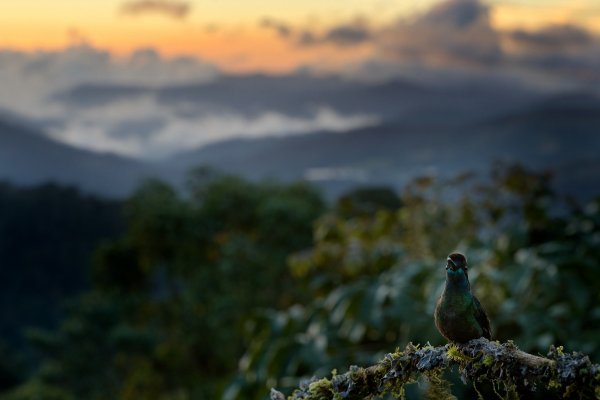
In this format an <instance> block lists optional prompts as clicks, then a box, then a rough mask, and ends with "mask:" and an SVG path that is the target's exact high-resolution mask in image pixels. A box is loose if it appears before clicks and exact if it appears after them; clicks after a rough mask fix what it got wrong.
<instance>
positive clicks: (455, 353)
mask: <svg viewBox="0 0 600 400" xmlns="http://www.w3.org/2000/svg"><path fill="white" fill-rule="evenodd" d="M446 357H448V360H451V361H454V362H457V363H459V364H463V363H467V362H471V361H473V359H472V358H471V357H469V356H467V355H465V354H463V353H462V352H461V351H460V349H459V348H458V346H456V345H455V344H452V345H450V347H448V351H446Z"/></svg>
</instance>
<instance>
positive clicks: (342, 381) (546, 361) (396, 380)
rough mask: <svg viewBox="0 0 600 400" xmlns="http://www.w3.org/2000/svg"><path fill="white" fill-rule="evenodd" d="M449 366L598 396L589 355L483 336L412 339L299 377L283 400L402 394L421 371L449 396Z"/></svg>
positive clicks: (598, 369)
mask: <svg viewBox="0 0 600 400" xmlns="http://www.w3.org/2000/svg"><path fill="white" fill-rule="evenodd" d="M453 365H458V367H459V371H460V374H461V379H462V380H463V382H465V383H467V382H479V381H484V380H489V381H492V382H500V383H502V384H503V385H504V387H505V388H506V390H507V392H510V393H512V394H514V395H515V396H516V397H518V393H524V392H527V391H535V390H536V388H538V387H545V388H548V389H551V390H555V391H556V393H557V394H559V395H562V396H565V397H570V396H575V397H577V398H591V399H593V398H597V399H600V365H598V364H592V363H591V361H590V359H589V358H588V356H586V355H584V354H580V353H572V354H566V353H564V352H563V351H562V348H561V347H559V348H555V347H554V346H553V347H551V348H550V352H549V353H548V357H547V358H546V357H539V356H535V355H532V354H529V353H525V352H523V351H521V350H519V349H518V348H517V347H516V346H515V345H514V344H513V343H512V342H510V341H509V342H507V343H502V344H501V343H499V342H492V341H489V340H487V339H485V338H480V339H474V340H471V341H470V342H469V343H466V344H463V345H455V344H447V345H445V346H439V347H433V346H425V347H419V346H415V345H413V344H412V343H411V344H409V345H408V346H407V347H406V348H405V349H404V350H403V351H396V352H395V353H390V354H387V355H386V356H385V358H384V359H383V360H381V361H380V362H379V363H377V364H375V365H373V366H370V367H367V368H359V367H356V366H352V367H350V370H349V371H348V372H346V373H345V374H343V375H334V376H333V377H332V378H331V379H327V378H323V379H316V378H313V379H312V380H309V381H306V382H303V383H302V384H301V385H300V387H299V388H298V389H296V390H294V392H293V393H292V394H291V395H290V396H289V397H288V398H287V399H288V400H299V399H303V400H329V399H331V400H333V399H335V400H339V399H348V400H353V399H356V400H359V399H373V398H377V397H379V396H382V395H384V394H387V393H391V394H393V395H394V396H397V397H402V396H403V394H404V385H406V384H409V383H414V382H416V381H417V379H418V378H419V377H420V376H425V377H426V378H427V379H428V380H429V382H430V385H431V386H432V387H433V388H434V390H438V391H440V390H441V391H445V392H446V393H447V397H448V398H453V397H452V395H451V394H450V392H449V389H448V387H447V386H445V383H444V381H443V380H442V379H441V373H442V372H443V370H444V369H446V368H448V367H451V366H453ZM438 397H439V396H438ZM271 399H272V400H285V396H284V395H283V394H282V393H281V392H278V391H277V390H275V389H272V390H271Z"/></svg>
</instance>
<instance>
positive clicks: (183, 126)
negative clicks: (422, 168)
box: [51, 96, 379, 159]
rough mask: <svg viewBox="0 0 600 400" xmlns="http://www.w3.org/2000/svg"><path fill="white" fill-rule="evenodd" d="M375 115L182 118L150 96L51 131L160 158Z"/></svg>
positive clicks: (338, 128) (372, 120) (365, 121)
mask: <svg viewBox="0 0 600 400" xmlns="http://www.w3.org/2000/svg"><path fill="white" fill-rule="evenodd" d="M378 121H379V120H378V118H377V117H376V116H372V115H367V114H359V115H348V116H345V115H342V114H339V113H337V112H335V111H333V110H331V109H328V108H324V107H322V108H319V109H318V110H316V111H315V112H314V113H313V114H312V115H310V116H307V117H295V116H289V115H285V114H282V113H279V112H272V111H268V110H266V111H264V112H262V113H260V114H258V115H256V116H244V115H241V114H238V113H235V111H233V110H222V111H221V112H211V113H202V112H198V113H197V114H195V115H190V116H188V117H187V118H182V117H180V116H179V115H178V113H177V110H176V109H172V108H169V107H165V106H164V105H163V104H160V103H158V102H157V101H156V99H155V98H154V97H152V96H143V97H139V98H136V99H133V100H132V99H130V100H123V101H115V102H112V103H109V104H107V105H105V106H102V107H95V108H92V109H85V110H79V111H78V112H77V113H76V114H74V115H72V116H71V117H70V118H68V119H67V120H65V123H64V124H63V125H62V126H58V127H56V129H53V130H52V131H51V135H52V137H54V138H55V139H57V140H59V141H61V142H65V143H69V144H71V145H74V146H78V147H85V148H89V149H92V150H96V151H108V152H113V153H118V154H123V155H127V156H133V157H139V158H150V159H159V158H164V157H168V156H171V155H173V154H176V153H177V152H181V151H184V150H192V149H195V148H197V147H200V146H202V145H205V144H208V143H211V142H215V141H220V140H226V139H232V138H253V137H264V136H286V135H293V134H301V133H307V132H314V131H321V130H326V131H331V132H343V131H347V130H351V129H356V128H361V127H365V126H370V125H374V124H376V123H378Z"/></svg>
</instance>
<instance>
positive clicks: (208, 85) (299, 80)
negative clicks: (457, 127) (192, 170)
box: [52, 73, 536, 120]
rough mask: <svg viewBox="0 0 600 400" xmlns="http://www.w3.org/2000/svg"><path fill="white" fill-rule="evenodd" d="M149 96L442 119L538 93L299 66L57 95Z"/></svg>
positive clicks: (83, 102) (214, 107) (191, 109)
mask: <svg viewBox="0 0 600 400" xmlns="http://www.w3.org/2000/svg"><path fill="white" fill-rule="evenodd" d="M143 96H147V97H151V98H153V99H154V100H155V101H156V102H157V103H158V104H160V105H162V106H164V107H170V108H174V109H176V110H177V115H178V117H180V118H189V117H193V116H197V115H198V114H205V113H214V112H224V111H226V112H231V113H234V114H236V115H244V116H256V115H259V114H261V113H265V112H277V113H281V114H284V115H289V116H296V117H302V116H311V115H313V114H314V111H315V109H317V108H320V107H327V108H329V109H332V110H335V111H337V112H338V113H341V114H344V115H347V114H357V113H359V114H373V115H377V116H380V117H381V118H382V119H395V118H400V117H403V118H406V117H408V116H411V115H414V114H419V115H421V114H422V113H424V112H425V113H429V114H430V115H432V116H435V117H436V118H437V119H448V118H449V119H451V120H452V119H459V118H462V119H463V120H464V118H468V117H470V116H471V117H473V116H476V115H481V116H489V115H490V114H496V113H498V112H501V111H502V110H510V109H514V108H517V107H519V106H522V105H523V104H526V103H527V102H529V101H531V99H532V97H536V95H534V94H533V93H532V92H531V91H525V90H521V89H519V88H515V87H510V88H507V87H504V86H499V85H492V84H489V85H487V86H484V85H479V86H474V85H472V86H469V87H466V88H463V87H458V88H452V87H445V88H443V87H433V86H427V85H424V84H420V83H416V82H412V81H409V80H405V79H394V80H391V81H388V82H382V83H372V82H356V81H351V80H346V79H343V78H341V77H339V76H314V75H308V74H302V73H297V74H291V75H281V76H277V75H262V74H249V75H222V76H220V77H218V78H217V79H216V80H214V81H211V82H202V83H198V84H193V83H192V84H187V85H178V86H166V87H159V88H151V87H139V86H138V87H136V86H119V85H99V84H96V85H90V84H88V85H81V86H77V87H74V88H71V89H69V90H67V91H64V92H61V93H57V94H56V95H55V96H54V97H53V98H52V100H53V101H57V102H60V103H61V104H63V105H64V106H66V107H72V108H74V109H78V108H90V107H101V106H104V105H107V104H110V103H111V102H116V101H124V100H127V101H134V100H135V99H136V98H139V97H143ZM457 99H458V100H459V101H457ZM474 111H476V112H474Z"/></svg>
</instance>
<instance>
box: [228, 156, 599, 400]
mask: <svg viewBox="0 0 600 400" xmlns="http://www.w3.org/2000/svg"><path fill="white" fill-rule="evenodd" d="M491 178H492V179H491V180H490V181H489V183H487V184H481V183H477V182H472V181H471V179H470V177H468V176H463V177H459V178H457V179H454V180H448V181H443V180H441V181H440V180H435V179H433V178H423V179H419V180H416V181H415V182H413V184H412V185H410V186H409V187H407V188H406V189H405V191H404V192H403V193H402V194H401V201H402V204H403V206H402V207H401V208H399V209H397V210H393V211H392V210H385V209H382V210H379V211H377V212H374V213H371V214H370V215H364V214H362V215H358V216H356V217H354V218H350V219H348V218H345V217H343V216H340V215H339V214H330V215H327V216H325V217H323V218H321V219H320V220H319V221H318V223H317V225H316V227H315V234H314V237H315V239H314V241H315V243H314V245H313V248H312V250H310V251H308V252H303V253H300V254H297V255H295V256H294V257H292V259H291V263H290V265H291V268H292V271H293V272H294V273H295V276H296V277H297V279H299V280H300V281H301V282H303V285H304V287H305V290H306V291H307V292H308V293H311V294H312V300H311V301H310V302H308V303H304V304H302V305H299V304H297V305H294V306H292V307H291V308H289V309H287V310H280V311H269V312H264V313H262V314H260V316H259V317H257V319H256V320H255V324H253V325H252V327H251V329H249V330H248V331H247V335H248V337H251V338H253V340H252V341H251V346H250V347H249V348H248V350H247V352H246V354H245V355H244V358H243V359H242V361H243V362H241V363H240V370H239V374H238V378H237V380H236V381H234V382H233V383H232V384H231V386H230V391H229V393H231V396H230V397H231V398H235V397H236V396H240V397H243V398H261V397H263V396H265V395H266V393H267V389H268V387H269V386H275V387H278V388H283V389H285V388H288V390H289V389H291V388H292V387H296V386H297V385H298V383H299V380H300V379H301V378H307V377H310V376H312V375H316V376H325V375H327V374H328V372H329V371H331V370H332V369H334V368H340V367H343V366H348V365H353V364H358V365H366V364H370V363H374V362H375V361H377V360H378V359H379V358H381V357H382V356H383V354H382V353H381V351H383V350H385V349H389V348H393V347H395V346H397V345H399V344H403V343H408V342H410V341H418V342H422V343H425V342H431V343H434V344H440V343H442V338H441V336H440V335H439V334H438V333H437V331H436V330H435V327H434V326H433V323H432V313H433V309H434V305H435V300H436V299H437V298H438V297H439V294H440V291H441V285H442V284H443V279H444V274H443V268H442V267H441V265H442V264H443V263H442V264H440V263H441V260H444V259H445V257H446V255H447V254H448V253H450V252H451V251H453V250H456V249H458V250H461V251H462V252H464V253H466V254H467V255H468V256H469V263H470V265H471V266H472V267H471V269H470V271H469V272H470V279H471V281H472V283H473V288H474V290H475V292H476V293H477V295H478V296H479V298H480V299H482V302H483V305H484V307H485V308H486V309H487V312H488V315H490V319H491V321H492V329H493V336H494V338H495V339H499V340H507V339H514V340H515V342H516V343H518V344H519V345H520V346H521V347H522V348H524V349H525V350H527V351H530V352H534V353H535V352H539V351H545V350H546V349H547V348H548V346H549V345H550V344H552V343H560V344H564V345H565V346H567V348H572V349H577V350H579V351H583V352H587V353H590V354H591V356H592V358H593V359H599V358H600V339H599V338H598V336H597V332H598V329H600V318H599V316H600V313H599V312H598V310H597V308H598V304H600V293H599V292H598V291H597V289H596V288H597V287H599V285H600V278H599V277H598V274H597V271H598V268H599V267H600V266H599V265H598V260H599V259H600V254H598V249H599V247H598V240H599V238H600V224H599V222H600V201H595V202H592V203H591V204H589V205H588V206H586V207H584V208H580V207H578V206H576V205H574V204H571V205H570V206H567V205H565V203H564V202H562V201H561V199H560V198H559V197H558V196H556V195H555V194H554V193H553V192H552V190H551V189H550V176H549V175H548V174H547V173H532V172H530V171H526V170H524V169H523V168H522V167H518V166H502V165H499V166H497V167H496V169H495V170H494V171H493V174H492V177H491ZM241 393H243V395H240V394H241Z"/></svg>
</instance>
